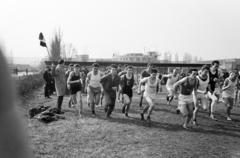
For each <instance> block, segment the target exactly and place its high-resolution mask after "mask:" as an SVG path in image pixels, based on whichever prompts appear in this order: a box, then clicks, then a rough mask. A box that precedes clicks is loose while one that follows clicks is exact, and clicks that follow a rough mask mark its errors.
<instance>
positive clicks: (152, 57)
mask: <svg viewBox="0 0 240 158" xmlns="http://www.w3.org/2000/svg"><path fill="white" fill-rule="evenodd" d="M112 60H113V61H119V62H130V63H131V62H140V63H155V62H159V60H158V53H157V52H154V51H150V52H147V53H146V54H143V53H127V54H124V55H117V54H113V59H112Z"/></svg>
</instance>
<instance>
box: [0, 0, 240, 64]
mask: <svg viewBox="0 0 240 158" xmlns="http://www.w3.org/2000/svg"><path fill="white" fill-rule="evenodd" d="M0 20H1V22H0V42H1V44H2V45H4V46H5V49H6V55H7V56H14V57H45V56H47V51H46V50H45V49H44V47H40V46H39V40H38V34H39V33H40V32H43V34H44V35H45V38H46V40H47V44H50V40H51V39H52V38H53V35H54V32H55V31H56V30H57V29H58V28H60V29H61V31H62V34H63V41H64V43H71V44H72V45H73V46H74V47H75V48H76V49H77V51H78V54H89V55H90V57H92V58H111V57H112V54H113V53H120V54H124V53H141V52H144V50H145V51H158V52H159V53H162V54H163V53H164V52H166V51H170V52H172V53H173V54H175V53H178V54H179V56H180V57H181V56H182V55H183V54H184V53H186V52H188V53H191V54H192V55H194V56H201V57H202V58H203V59H205V60H213V59H224V58H240V52H239V51H240V1H239V0H61V1H59V0H41V1H36V0H21V1H19V0H7V1H1V5H0Z"/></svg>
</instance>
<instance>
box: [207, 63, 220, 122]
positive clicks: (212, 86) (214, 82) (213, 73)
mask: <svg viewBox="0 0 240 158" xmlns="http://www.w3.org/2000/svg"><path fill="white" fill-rule="evenodd" d="M218 68H219V61H217V60H214V61H213V62H212V64H211V67H210V71H209V85H208V98H209V99H210V100H211V102H210V106H209V115H210V118H211V119H213V120H216V118H215V116H214V110H215V105H216V104H217V102H218V100H219V96H220V89H219V88H220V87H219V86H220V85H219V84H218V79H219V76H220V75H219V72H218Z"/></svg>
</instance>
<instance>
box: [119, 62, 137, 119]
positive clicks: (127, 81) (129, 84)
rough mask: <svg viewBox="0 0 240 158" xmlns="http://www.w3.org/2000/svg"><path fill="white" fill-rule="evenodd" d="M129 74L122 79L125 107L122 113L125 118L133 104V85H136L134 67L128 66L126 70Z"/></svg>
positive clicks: (121, 85)
mask: <svg viewBox="0 0 240 158" xmlns="http://www.w3.org/2000/svg"><path fill="white" fill-rule="evenodd" d="M126 70H127V74H125V75H123V76H122V77H121V82H120V87H121V91H122V95H123V104H124V105H123V107H122V113H125V116H127V117H128V112H129V108H130V105H131V102H132V96H133V90H132V88H133V85H134V76H133V67H132V66H128V67H127V68H126Z"/></svg>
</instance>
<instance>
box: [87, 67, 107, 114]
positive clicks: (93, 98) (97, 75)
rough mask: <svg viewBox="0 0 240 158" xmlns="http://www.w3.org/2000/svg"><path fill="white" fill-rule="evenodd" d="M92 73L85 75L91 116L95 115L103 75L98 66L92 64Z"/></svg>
mask: <svg viewBox="0 0 240 158" xmlns="http://www.w3.org/2000/svg"><path fill="white" fill-rule="evenodd" d="M92 67H93V68H92V71H90V72H89V73H88V74H87V79H86V83H87V98H88V100H89V103H90V107H91V110H92V114H93V115H96V114H95V106H96V105H98V104H99V101H100V96H101V84H100V79H101V77H102V76H103V74H102V73H101V72H100V71H99V65H98V64H97V63H94V64H93V65H92Z"/></svg>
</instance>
